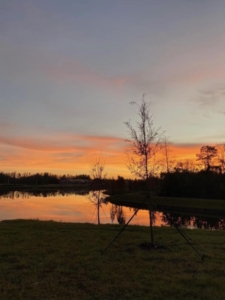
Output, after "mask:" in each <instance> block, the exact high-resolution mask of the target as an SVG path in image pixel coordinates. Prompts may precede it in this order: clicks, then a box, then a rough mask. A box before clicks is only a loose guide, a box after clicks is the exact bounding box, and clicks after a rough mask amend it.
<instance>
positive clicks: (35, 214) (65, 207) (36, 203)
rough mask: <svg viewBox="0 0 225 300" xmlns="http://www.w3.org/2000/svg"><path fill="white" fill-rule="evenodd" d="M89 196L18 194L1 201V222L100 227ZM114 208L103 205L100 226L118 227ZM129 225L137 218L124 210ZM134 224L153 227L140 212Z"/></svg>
mask: <svg viewBox="0 0 225 300" xmlns="http://www.w3.org/2000/svg"><path fill="white" fill-rule="evenodd" d="M88 197H89V195H78V194H74V195H65V196H63V195H57V196H47V197H41V196H30V195H29V196H27V195H26V196H24V195H22V194H20V193H18V192H17V194H16V197H14V198H13V199H12V198H1V199H0V220H13V219H38V220H53V221H62V222H76V223H86V222H87V223H94V224H96V223H97V209H96V206H95V205H93V204H92V203H91V202H90V200H89V199H88ZM111 208H112V204H111V203H108V204H102V206H101V208H100V222H101V223H102V224H106V223H118V222H117V218H116V217H115V219H114V221H112V219H111V216H110V210H111ZM123 213H124V217H125V221H126V222H127V221H128V220H129V219H130V217H131V216H132V215H133V214H134V210H133V209H131V208H127V207H123ZM130 224H133V225H144V226H148V225H149V213H148V211H146V210H139V211H138V213H137V215H136V216H135V217H134V218H133V220H132V221H131V223H130ZM162 224H163V223H162V221H161V213H159V212H156V214H155V223H154V225H155V226H161V225H162Z"/></svg>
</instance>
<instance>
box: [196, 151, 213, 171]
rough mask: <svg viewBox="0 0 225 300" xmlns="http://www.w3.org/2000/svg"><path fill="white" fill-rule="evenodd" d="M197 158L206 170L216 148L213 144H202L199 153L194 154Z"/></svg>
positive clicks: (210, 163)
mask: <svg viewBox="0 0 225 300" xmlns="http://www.w3.org/2000/svg"><path fill="white" fill-rule="evenodd" d="M196 156H197V160H198V161H201V162H202V164H203V165H204V167H205V170H206V171H209V170H210V168H211V167H212V164H213V160H214V159H215V158H216V156H217V149H216V147H214V146H202V147H201V149H200V153H199V154H196Z"/></svg>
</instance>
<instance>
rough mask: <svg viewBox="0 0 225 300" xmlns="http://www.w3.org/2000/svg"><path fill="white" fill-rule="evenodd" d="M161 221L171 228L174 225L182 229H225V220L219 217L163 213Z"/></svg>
mask: <svg viewBox="0 0 225 300" xmlns="http://www.w3.org/2000/svg"><path fill="white" fill-rule="evenodd" d="M161 220H162V221H163V222H164V223H165V224H166V225H169V226H172V225H173V224H175V225H177V226H180V227H188V226H193V227H195V228H200V229H214V230H218V229H223V230H224V229H225V219H224V218H221V219H220V218H218V217H208V216H204V217H202V216H201V217H198V216H193V215H192V216H191V215H181V214H178V213H172V214H171V213H163V214H162V217H161Z"/></svg>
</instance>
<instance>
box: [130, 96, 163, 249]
mask: <svg viewBox="0 0 225 300" xmlns="http://www.w3.org/2000/svg"><path fill="white" fill-rule="evenodd" d="M134 104H136V105H137V106H138V116H139V120H140V121H139V122H137V128H136V129H135V128H134V127H133V126H132V124H131V122H130V121H128V122H125V125H126V126H127V128H128V129H129V134H130V139H127V140H126V142H127V143H128V149H127V154H128V159H129V165H128V168H129V170H130V171H131V173H133V174H134V175H135V176H136V177H138V178H140V179H142V180H144V182H145V186H146V187H145V193H146V200H147V202H148V206H149V216H150V234H151V244H152V245H154V238H153V228H152V225H153V215H154V209H153V208H154V205H153V202H152V199H151V189H150V186H149V179H150V178H151V177H152V176H153V175H154V172H155V170H156V168H157V164H156V153H157V152H158V151H159V150H161V149H162V142H163V138H162V134H163V133H162V132H161V129H160V128H155V127H154V125H153V116H152V115H150V113H149V104H148V103H147V102H146V101H145V99H144V97H143V98H142V102H141V104H140V105H139V104H137V103H136V102H135V103H134Z"/></svg>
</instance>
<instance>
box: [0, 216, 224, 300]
mask: <svg viewBox="0 0 225 300" xmlns="http://www.w3.org/2000/svg"><path fill="white" fill-rule="evenodd" d="M120 228H121V227H120V226H119V225H100V226H97V225H91V224H74V223H57V222H41V221H22V220H17V221H4V222H0V241H1V244H0V299H1V300H11V299H29V300H30V299H32V300H36V299H41V300H42V299H45V300H47V299H48V300H50V299H52V300H53V299H54V300H56V299H60V300H62V299H66V300H70V299H81V300H82V299H104V300H106V299H108V300H110V299H123V300H124V299H129V300H130V299H142V300H144V299H148V300H149V299H154V300H157V299H158V300H162V299H167V300H168V299H182V300H185V299H188V300H192V299H204V300H213V299H217V300H219V299H225V284H224V282H225V242H224V232H223V231H205V230H198V229H196V230H192V231H188V230H185V232H186V233H187V234H188V235H189V236H190V237H191V238H192V243H193V244H194V246H195V247H196V248H197V249H198V250H199V251H200V252H201V253H204V254H205V256H206V258H205V261H201V259H200V257H198V256H197V255H196V253H195V252H194V251H193V250H192V249H191V248H190V246H189V245H187V244H186V242H185V240H184V239H183V238H182V237H181V236H180V234H179V233H177V231H176V230H175V229H174V228H154V233H155V242H156V243H159V244H161V245H164V246H165V247H166V249H160V250H151V251H144V250H141V248H140V247H139V244H140V243H142V242H144V241H148V240H149V228H147V227H141V226H128V228H127V229H126V230H125V231H124V232H123V233H122V235H121V236H120V237H119V238H118V240H116V242H115V243H114V244H113V245H112V246H111V247H110V248H109V249H108V250H107V251H106V252H105V254H104V255H101V249H104V248H105V247H106V246H107V245H108V243H109V242H110V241H111V240H112V239H113V238H114V237H115V236H116V234H117V233H118V231H119V229H120Z"/></svg>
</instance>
